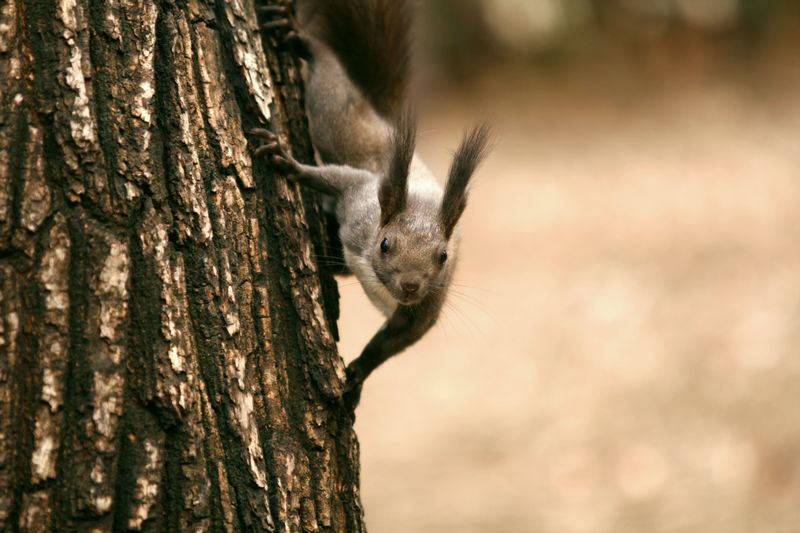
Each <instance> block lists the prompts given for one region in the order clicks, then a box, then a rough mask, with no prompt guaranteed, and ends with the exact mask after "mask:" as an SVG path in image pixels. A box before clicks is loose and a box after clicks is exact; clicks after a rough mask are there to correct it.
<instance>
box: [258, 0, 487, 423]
mask: <svg viewBox="0 0 800 533" xmlns="http://www.w3.org/2000/svg"><path fill="white" fill-rule="evenodd" d="M259 11H260V12H261V13H262V15H264V16H267V17H269V20H268V21H267V22H266V23H264V24H263V27H264V28H265V29H266V30H268V31H271V32H277V35H279V36H280V38H281V40H282V42H284V43H287V45H289V46H291V47H292V48H293V49H294V50H295V51H296V53H297V55H298V56H299V57H300V58H301V59H303V60H304V61H305V64H306V68H305V69H304V70H305V75H304V76H305V80H306V95H305V96H306V111H307V115H308V121H309V131H310V134H311V140H312V143H313V145H314V147H315V149H316V151H317V153H318V155H319V157H320V159H321V161H322V164H321V165H320V166H311V165H305V164H302V163H299V162H298V161H296V160H295V159H294V158H293V157H292V156H291V155H290V154H289V152H288V150H287V149H286V147H285V146H283V145H282V143H281V142H280V141H279V140H278V138H277V136H276V135H275V134H274V133H272V132H270V131H268V130H265V129H255V130H253V131H252V132H251V134H252V135H253V136H254V137H256V138H257V139H260V140H262V141H263V142H264V144H262V145H261V146H259V147H258V148H256V149H255V155H256V156H267V158H268V160H269V161H270V162H271V164H272V165H273V166H274V167H276V168H277V169H278V170H281V171H283V172H285V173H286V175H287V176H288V178H289V179H291V180H294V181H296V182H297V183H299V184H301V185H303V186H308V187H310V188H312V189H315V190H317V191H319V192H321V193H324V194H326V195H330V196H331V197H333V198H334V199H335V213H336V218H337V220H338V223H339V238H340V240H341V243H342V246H343V251H344V260H345V262H346V264H347V266H348V267H349V270H350V271H351V272H352V273H353V274H354V275H355V276H356V278H357V279H358V281H359V282H360V284H361V285H362V287H363V289H364V291H365V292H366V294H367V296H368V297H369V299H370V301H371V302H372V303H373V304H374V305H375V307H377V308H378V309H379V310H380V311H381V312H382V313H383V314H384V315H385V316H386V318H387V320H386V322H385V323H384V325H383V326H382V327H381V328H380V329H379V330H378V332H377V333H376V334H375V335H374V336H373V337H372V339H371V340H370V341H369V343H368V344H367V345H366V347H365V348H364V349H363V350H362V352H361V354H360V355H359V357H358V358H356V359H355V360H354V361H353V362H352V363H350V364H349V365H348V366H347V371H346V379H347V382H346V388H345V398H349V401H350V403H351V404H352V406H353V408H355V405H357V403H358V401H359V398H360V394H361V388H362V385H363V383H364V380H365V379H366V378H367V377H368V376H369V375H370V374H371V373H372V372H373V371H374V370H375V369H376V368H378V366H380V365H381V364H382V363H384V362H385V361H386V360H387V359H389V358H390V357H392V356H394V355H396V354H398V353H400V352H401V351H403V350H405V349H406V348H408V347H409V346H411V345H412V344H414V343H415V342H417V341H418V340H419V339H420V338H422V336H423V335H425V333H426V332H427V331H428V330H429V329H430V328H431V327H432V326H433V325H434V324H435V323H436V321H437V319H438V317H439V315H440V313H441V312H442V306H443V304H444V300H445V297H446V295H447V291H448V287H449V286H450V284H451V281H452V279H453V272H454V269H455V264H456V257H457V249H458V241H459V231H458V222H459V219H460V218H461V215H462V213H463V212H464V208H465V207H466V204H467V193H468V185H469V183H470V179H471V177H472V175H473V173H474V172H475V170H476V169H477V167H478V165H479V164H480V163H481V161H482V160H483V159H484V158H485V156H486V155H487V153H488V138H489V129H488V127H487V126H486V125H485V124H482V125H479V126H476V127H473V128H472V129H470V130H468V131H467V132H466V133H465V135H464V138H463V139H462V141H461V144H460V146H459V147H458V149H457V150H456V152H455V155H454V157H453V161H452V163H451V166H450V170H449V175H448V178H447V182H446V184H445V187H444V189H443V188H442V187H441V186H440V185H439V183H438V182H437V180H436V179H435V178H434V177H433V175H432V174H431V172H430V171H429V170H428V168H427V167H426V166H425V165H424V163H423V162H422V161H421V159H420V158H419V156H418V155H417V154H416V152H415V148H416V120H415V117H414V114H413V112H412V111H411V105H410V104H409V102H408V96H407V93H408V87H409V78H410V76H409V73H410V70H411V51H410V50H411V46H410V30H411V25H412V13H411V8H410V6H409V4H408V2H407V1H405V0H319V1H317V2H315V3H314V5H313V9H312V10H311V11H313V14H314V20H313V22H314V24H312V25H311V26H312V28H310V29H308V30H307V29H305V28H303V29H300V28H299V25H298V24H297V23H296V22H295V19H294V16H293V15H292V7H291V6H286V5H268V6H263V7H261V8H260V9H259Z"/></svg>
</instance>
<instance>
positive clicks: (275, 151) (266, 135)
mask: <svg viewBox="0 0 800 533" xmlns="http://www.w3.org/2000/svg"><path fill="white" fill-rule="evenodd" d="M250 135H252V136H253V137H256V138H258V139H261V140H263V141H265V144H262V145H261V146H259V147H258V148H256V149H255V150H254V152H253V153H254V155H255V156H256V157H262V156H266V157H267V159H268V160H269V162H270V163H272V165H273V166H275V167H276V168H279V169H280V170H284V171H287V172H291V171H294V170H296V169H297V167H298V163H297V161H295V160H294V158H293V157H292V156H291V155H289V152H288V151H287V150H286V149H285V148H284V147H283V145H282V144H281V143H280V141H279V140H278V136H277V135H275V134H274V133H272V132H271V131H269V130H265V129H262V128H256V129H254V130H251V131H250Z"/></svg>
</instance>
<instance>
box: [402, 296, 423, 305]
mask: <svg viewBox="0 0 800 533" xmlns="http://www.w3.org/2000/svg"><path fill="white" fill-rule="evenodd" d="M424 296H425V295H424V294H414V295H413V296H409V295H406V294H403V295H401V296H396V297H395V298H396V299H397V301H398V303H400V305H414V304H418V303H420V302H421V301H422V298H423V297H424Z"/></svg>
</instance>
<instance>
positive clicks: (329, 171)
mask: <svg viewBox="0 0 800 533" xmlns="http://www.w3.org/2000/svg"><path fill="white" fill-rule="evenodd" d="M250 134H251V135H253V136H254V137H256V138H259V139H262V140H263V141H265V144H263V145H261V146H259V147H258V148H256V149H255V151H254V154H255V155H256V156H257V157H260V156H266V157H267V158H269V161H270V162H271V163H272V164H273V165H274V166H275V167H277V168H278V169H280V170H282V171H284V172H286V175H287V177H288V178H289V179H292V180H294V181H297V182H298V183H300V184H301V185H306V186H308V187H311V188H312V189H315V190H317V191H319V192H321V193H324V194H329V195H332V196H338V195H339V194H340V193H341V192H342V191H343V190H345V189H346V188H347V187H350V186H351V185H355V184H357V183H359V182H363V181H365V180H370V179H376V178H375V177H374V176H372V174H370V173H369V172H367V171H365V170H361V169H357V168H353V167H350V166H347V165H322V166H319V167H317V166H312V165H304V164H303V163H300V162H298V161H297V160H296V159H295V158H294V157H292V156H291V155H290V154H289V152H288V151H287V150H286V149H285V148H284V147H283V145H282V144H281V143H280V141H279V140H278V136H277V135H275V134H274V133H272V132H271V131H269V130H265V129H261V128H256V129H254V130H252V131H251V132H250Z"/></svg>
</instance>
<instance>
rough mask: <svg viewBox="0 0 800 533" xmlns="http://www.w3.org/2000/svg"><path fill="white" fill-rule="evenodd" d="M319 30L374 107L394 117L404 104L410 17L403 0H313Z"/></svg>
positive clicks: (408, 6) (406, 90)
mask: <svg viewBox="0 0 800 533" xmlns="http://www.w3.org/2000/svg"><path fill="white" fill-rule="evenodd" d="M313 3H314V7H315V8H316V11H317V13H315V17H314V18H315V22H316V23H317V30H318V32H319V36H320V37H321V38H322V39H323V40H324V41H325V42H326V43H327V44H328V46H329V47H330V48H331V49H332V50H333V51H334V53H335V54H336V55H337V56H338V57H339V61H340V62H341V63H342V65H343V66H344V68H345V70H346V71H347V74H348V76H349V77H350V79H351V80H352V81H353V82H354V83H355V84H356V85H357V86H358V87H359V88H360V89H361V90H362V91H363V93H364V95H365V96H366V97H367V99H368V100H369V101H370V103H371V104H372V105H373V106H374V108H375V110H376V111H377V112H378V113H379V114H381V115H383V116H384V117H385V118H388V119H390V120H393V121H394V120H397V119H398V117H399V115H400V114H401V113H402V112H403V109H404V107H405V99H406V93H407V92H408V85H409V71H410V63H411V45H410V32H411V25H412V21H413V16H412V12H411V11H412V9H411V6H410V5H409V1H408V0H316V1H315V2H313Z"/></svg>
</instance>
